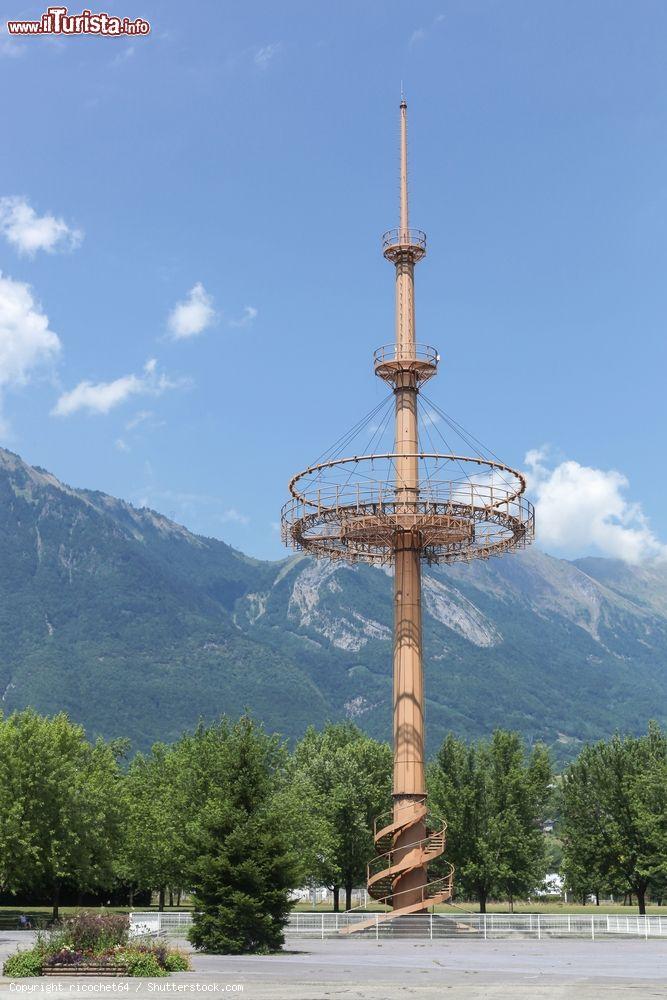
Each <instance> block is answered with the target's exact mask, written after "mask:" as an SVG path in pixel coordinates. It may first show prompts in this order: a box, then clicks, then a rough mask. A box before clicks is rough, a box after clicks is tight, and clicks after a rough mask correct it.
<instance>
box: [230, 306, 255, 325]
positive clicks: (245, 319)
mask: <svg viewBox="0 0 667 1000" xmlns="http://www.w3.org/2000/svg"><path fill="white" fill-rule="evenodd" d="M258 315H259V310H258V309H255V307H254V306H246V307H245V308H244V310H243V315H242V316H241V318H240V319H230V321H229V325H230V326H236V327H242V326H250V324H251V323H252V322H253V321H254V320H256V319H257V316H258Z"/></svg>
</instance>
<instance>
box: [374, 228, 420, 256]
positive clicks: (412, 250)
mask: <svg viewBox="0 0 667 1000" xmlns="http://www.w3.org/2000/svg"><path fill="white" fill-rule="evenodd" d="M382 253H383V254H384V256H385V257H386V258H387V260H390V261H391V262H392V264H395V263H396V261H397V260H399V259H400V258H401V257H408V258H410V259H411V260H412V261H413V262H414V261H418V260H421V259H422V257H423V256H424V255H425V253H426V233H423V232H422V231H421V229H402V228H399V229H388V230H387V232H386V233H383V234H382Z"/></svg>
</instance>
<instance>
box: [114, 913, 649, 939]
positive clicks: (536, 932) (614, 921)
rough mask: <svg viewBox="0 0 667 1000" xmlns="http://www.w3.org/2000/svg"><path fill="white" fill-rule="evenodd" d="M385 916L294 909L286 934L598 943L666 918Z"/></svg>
mask: <svg viewBox="0 0 667 1000" xmlns="http://www.w3.org/2000/svg"><path fill="white" fill-rule="evenodd" d="M382 916H383V914H381V913H378V914H373V913H368V912H366V913H292V914H291V915H290V918H289V922H288V924H287V927H286V928H285V934H286V936H287V937H297V936H298V937H303V938H321V939H322V940H323V939H324V938H327V937H335V936H336V935H337V934H340V932H341V931H343V930H344V929H345V928H346V927H348V926H349V925H351V924H356V923H360V922H361V921H369V920H370V922H371V923H370V926H368V927H365V928H364V929H363V930H359V931H357V932H356V933H355V934H354V935H352V939H354V938H356V937H362V936H363V937H371V938H375V939H376V940H380V939H381V938H390V937H391V938H396V937H406V938H409V937H414V938H427V939H430V940H435V939H438V938H455V937H467V938H470V937H476V938H480V939H482V940H487V939H489V938H508V937H516V938H522V937H524V938H536V939H537V940H541V939H542V938H548V937H577V938H590V939H591V940H593V941H595V940H597V939H599V938H609V937H619V936H622V937H635V938H636V937H638V938H644V939H646V940H648V939H649V938H659V937H662V938H665V937H667V916H665V917H662V916H646V917H640V916H638V915H637V914H631V915H628V916H627V917H626V916H622V915H621V914H616V913H592V914H590V915H588V914H583V913H577V914H575V913H573V914H562V913H460V914H459V913H455V912H450V913H432V914H431V913H419V914H417V913H416V914H411V915H408V916H404V917H398V918H396V919H395V920H383V919H382ZM191 923H192V913H191V912H189V911H184V912H178V913H174V912H164V913H158V912H156V911H147V912H145V913H131V914H130V926H131V930H132V933H133V934H151V935H155V934H162V935H173V936H185V934H186V931H187V929H188V927H189V926H190V924H191Z"/></svg>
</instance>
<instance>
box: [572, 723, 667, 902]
mask: <svg viewBox="0 0 667 1000" xmlns="http://www.w3.org/2000/svg"><path fill="white" fill-rule="evenodd" d="M562 838H563V852H564V853H563V871H564V873H565V875H566V878H567V881H568V884H569V885H570V886H571V887H572V888H573V889H574V890H575V891H577V892H579V893H584V892H586V891H590V890H592V891H596V890H598V889H599V888H600V886H601V885H602V886H611V887H618V888H622V889H623V890H624V891H626V892H631V893H635V894H636V896H637V902H638V904H639V912H640V913H645V912H646V894H647V892H648V891H650V890H653V891H655V892H657V893H662V892H663V891H664V884H665V879H666V878H667V736H665V734H664V733H662V732H661V730H660V728H659V726H658V725H657V724H655V723H651V724H650V725H649V729H648V732H647V734H646V735H645V736H639V737H634V736H627V737H622V736H619V735H616V736H614V737H613V738H612V739H611V740H609V741H607V742H600V743H596V744H595V745H594V746H587V747H585V748H584V749H583V750H582V752H581V754H580V755H579V757H578V758H577V760H576V761H575V762H574V763H573V764H572V765H571V766H570V767H569V768H568V770H567V771H566V773H565V775H564V779H563V822H562Z"/></svg>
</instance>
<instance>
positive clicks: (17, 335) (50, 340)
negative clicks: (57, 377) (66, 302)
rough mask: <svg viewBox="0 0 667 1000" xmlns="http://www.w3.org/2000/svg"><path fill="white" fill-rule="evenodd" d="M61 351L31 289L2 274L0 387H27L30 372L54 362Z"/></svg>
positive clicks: (57, 340)
mask: <svg viewBox="0 0 667 1000" xmlns="http://www.w3.org/2000/svg"><path fill="white" fill-rule="evenodd" d="M60 348H61V344H60V339H59V338H58V335H57V334H55V333H54V332H53V330H50V329H49V318H48V316H47V315H46V314H45V313H43V312H41V311H40V307H39V306H38V305H37V304H36V302H35V300H34V299H33V296H32V292H31V289H30V286H29V285H26V284H24V282H22V281H14V280H13V279H12V278H7V277H3V276H2V273H1V272H0V386H5V385H12V384H14V385H23V384H25V383H26V382H27V381H28V379H29V375H30V373H31V371H32V370H33V369H34V368H36V367H37V366H39V365H43V364H45V363H48V362H51V361H53V360H54V359H55V357H56V356H57V354H58V353H59V351H60Z"/></svg>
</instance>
